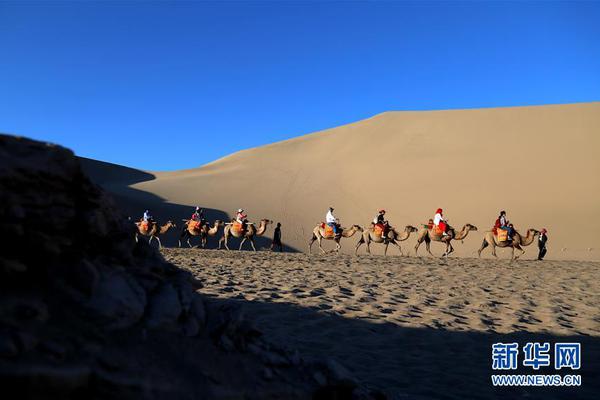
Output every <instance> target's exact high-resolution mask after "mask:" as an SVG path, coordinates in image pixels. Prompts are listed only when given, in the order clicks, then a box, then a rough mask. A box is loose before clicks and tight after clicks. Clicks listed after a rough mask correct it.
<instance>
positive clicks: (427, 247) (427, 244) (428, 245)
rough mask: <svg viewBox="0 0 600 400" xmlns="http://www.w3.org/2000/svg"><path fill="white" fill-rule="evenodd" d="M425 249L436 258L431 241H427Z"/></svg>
mask: <svg viewBox="0 0 600 400" xmlns="http://www.w3.org/2000/svg"><path fill="white" fill-rule="evenodd" d="M425 249H426V250H427V252H428V253H429V255H430V256H432V257H435V256H434V255H433V253H432V252H431V240H427V239H425Z"/></svg>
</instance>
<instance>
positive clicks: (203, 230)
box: [179, 219, 224, 248]
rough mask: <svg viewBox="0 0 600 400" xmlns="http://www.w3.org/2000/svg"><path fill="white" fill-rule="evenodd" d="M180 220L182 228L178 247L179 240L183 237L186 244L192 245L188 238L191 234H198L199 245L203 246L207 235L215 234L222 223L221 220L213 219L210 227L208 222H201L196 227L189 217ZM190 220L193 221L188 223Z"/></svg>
mask: <svg viewBox="0 0 600 400" xmlns="http://www.w3.org/2000/svg"><path fill="white" fill-rule="evenodd" d="M182 221H183V230H182V231H181V235H179V247H181V241H182V240H183V239H187V240H186V242H187V244H188V246H190V247H192V244H191V243H190V239H191V238H192V236H200V246H202V248H205V247H206V241H207V239H208V237H209V236H215V235H216V234H217V232H218V231H219V228H220V227H222V226H223V225H224V223H223V221H221V220H219V219H218V220H216V221H215V223H214V224H213V226H212V228H211V227H210V224H209V223H208V222H207V223H204V224H202V226H201V227H199V228H196V224H195V221H191V220H189V219H182ZM190 222H194V223H193V224H190Z"/></svg>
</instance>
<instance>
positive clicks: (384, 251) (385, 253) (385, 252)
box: [383, 242, 390, 256]
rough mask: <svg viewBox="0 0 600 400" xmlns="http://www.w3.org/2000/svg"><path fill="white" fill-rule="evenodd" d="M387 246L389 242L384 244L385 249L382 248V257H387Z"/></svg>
mask: <svg viewBox="0 0 600 400" xmlns="http://www.w3.org/2000/svg"><path fill="white" fill-rule="evenodd" d="M389 245H390V242H387V243H386V244H385V247H384V248H383V255H384V256H387V249H388V246H389Z"/></svg>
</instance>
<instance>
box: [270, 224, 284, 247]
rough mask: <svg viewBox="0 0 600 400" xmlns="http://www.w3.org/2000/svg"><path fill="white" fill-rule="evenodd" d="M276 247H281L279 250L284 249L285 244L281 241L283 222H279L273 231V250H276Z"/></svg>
mask: <svg viewBox="0 0 600 400" xmlns="http://www.w3.org/2000/svg"><path fill="white" fill-rule="evenodd" d="M275 247H279V252H282V251H283V244H282V243H281V222H278V223H277V226H276V227H275V231H274V232H273V241H272V242H271V251H275Z"/></svg>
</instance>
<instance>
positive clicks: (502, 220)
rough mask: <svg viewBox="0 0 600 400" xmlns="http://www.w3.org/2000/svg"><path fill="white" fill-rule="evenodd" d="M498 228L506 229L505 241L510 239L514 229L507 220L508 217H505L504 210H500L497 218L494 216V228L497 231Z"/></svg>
mask: <svg viewBox="0 0 600 400" xmlns="http://www.w3.org/2000/svg"><path fill="white" fill-rule="evenodd" d="M498 229H502V230H504V231H507V233H508V235H507V241H509V242H510V241H512V238H513V235H514V231H515V230H514V228H512V224H510V223H509V222H508V218H507V217H506V211H500V215H499V216H498V218H496V222H495V223H494V230H495V231H496V232H497V231H498ZM496 234H497V233H496Z"/></svg>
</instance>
